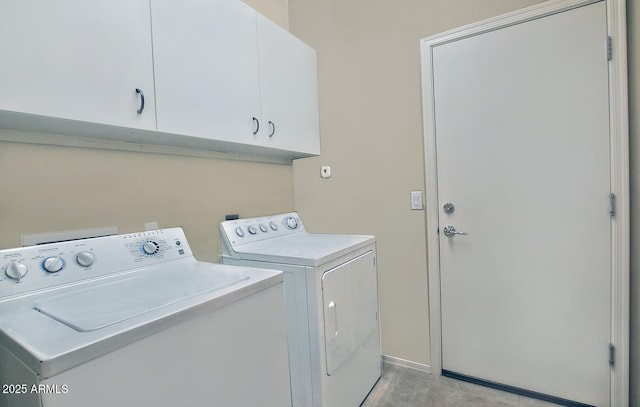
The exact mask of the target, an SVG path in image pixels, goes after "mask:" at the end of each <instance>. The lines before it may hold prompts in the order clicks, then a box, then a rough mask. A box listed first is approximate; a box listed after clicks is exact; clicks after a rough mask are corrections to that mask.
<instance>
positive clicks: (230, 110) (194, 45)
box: [151, 0, 260, 144]
mask: <svg viewBox="0 0 640 407" xmlns="http://www.w3.org/2000/svg"><path fill="white" fill-rule="evenodd" d="M151 14H152V26H153V60H154V69H155V83H156V109H157V114H158V131H161V132H166V133H172V134H181V135H188V136H193V137H198V138H205V139H213V140H222V141H230V142H235V143H242V144H255V143H257V140H258V134H257V132H256V134H255V135H254V134H253V133H254V132H255V130H256V129H257V128H258V126H259V124H258V122H257V120H259V118H260V100H259V98H258V96H257V95H258V93H257V92H258V90H259V83H258V81H259V74H258V42H257V34H256V14H257V13H256V11H255V10H253V9H251V8H250V7H249V6H247V5H245V4H244V3H242V2H240V1H237V0H209V1H202V0H182V1H175V0H151ZM254 117H255V118H256V120H254V119H253V118H254Z"/></svg>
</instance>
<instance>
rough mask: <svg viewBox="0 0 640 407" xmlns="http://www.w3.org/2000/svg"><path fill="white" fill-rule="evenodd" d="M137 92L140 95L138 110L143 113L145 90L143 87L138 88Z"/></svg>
mask: <svg viewBox="0 0 640 407" xmlns="http://www.w3.org/2000/svg"><path fill="white" fill-rule="evenodd" d="M136 93H138V94H139V95H140V107H139V108H138V110H137V112H138V114H142V111H143V110H144V92H143V91H142V89H139V88H136Z"/></svg>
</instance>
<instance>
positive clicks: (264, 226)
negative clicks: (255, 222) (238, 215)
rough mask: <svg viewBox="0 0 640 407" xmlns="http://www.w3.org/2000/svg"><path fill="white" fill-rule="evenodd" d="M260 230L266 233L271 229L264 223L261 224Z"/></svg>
mask: <svg viewBox="0 0 640 407" xmlns="http://www.w3.org/2000/svg"><path fill="white" fill-rule="evenodd" d="M260 230H261V231H263V232H264V233H267V232H268V231H269V229H267V225H264V224H261V225H260Z"/></svg>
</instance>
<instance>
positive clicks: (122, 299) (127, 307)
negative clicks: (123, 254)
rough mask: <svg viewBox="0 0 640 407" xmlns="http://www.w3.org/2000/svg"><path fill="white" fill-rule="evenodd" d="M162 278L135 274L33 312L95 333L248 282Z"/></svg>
mask: <svg viewBox="0 0 640 407" xmlns="http://www.w3.org/2000/svg"><path fill="white" fill-rule="evenodd" d="M162 277H163V278H162V279H157V278H148V276H140V275H134V276H132V277H129V278H124V279H122V280H117V281H114V282H111V283H107V284H103V285H99V286H94V287H88V288H84V289H80V290H77V291H72V292H69V293H66V294H62V295H56V296H52V297H47V298H44V299H41V300H38V301H36V302H35V304H34V309H35V310H36V311H40V312H41V313H43V314H45V315H47V316H49V317H51V318H53V319H55V320H56V321H58V322H61V323H63V324H65V325H67V326H68V327H70V328H73V329H75V330H76V331H79V332H89V331H95V330H96V329H100V328H104V327H107V326H109V325H113V324H115V323H117V322H122V321H124V320H127V319H129V318H133V317H135V316H138V315H142V314H144V313H147V312H149V311H153V310H156V309H158V308H161V307H166V306H167V305H170V304H174V303H176V302H178V301H182V300H185V299H187V298H191V297H193V296H195V295H198V294H201V293H205V292H208V291H215V290H219V289H221V288H224V287H229V286H232V285H234V284H237V283H239V282H241V281H244V280H248V279H249V277H248V276H246V275H244V276H243V275H237V276H233V275H232V276H225V275H224V274H222V273H208V274H192V275H190V276H189V277H188V278H185V277H184V276H183V275H182V274H180V273H173V274H169V273H167V274H165V275H163V276H162Z"/></svg>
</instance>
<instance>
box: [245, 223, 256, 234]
mask: <svg viewBox="0 0 640 407" xmlns="http://www.w3.org/2000/svg"><path fill="white" fill-rule="evenodd" d="M247 231H248V232H249V233H251V234H252V235H255V234H256V233H258V229H256V227H255V226H253V225H251V226H249V227H248V228H247Z"/></svg>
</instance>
